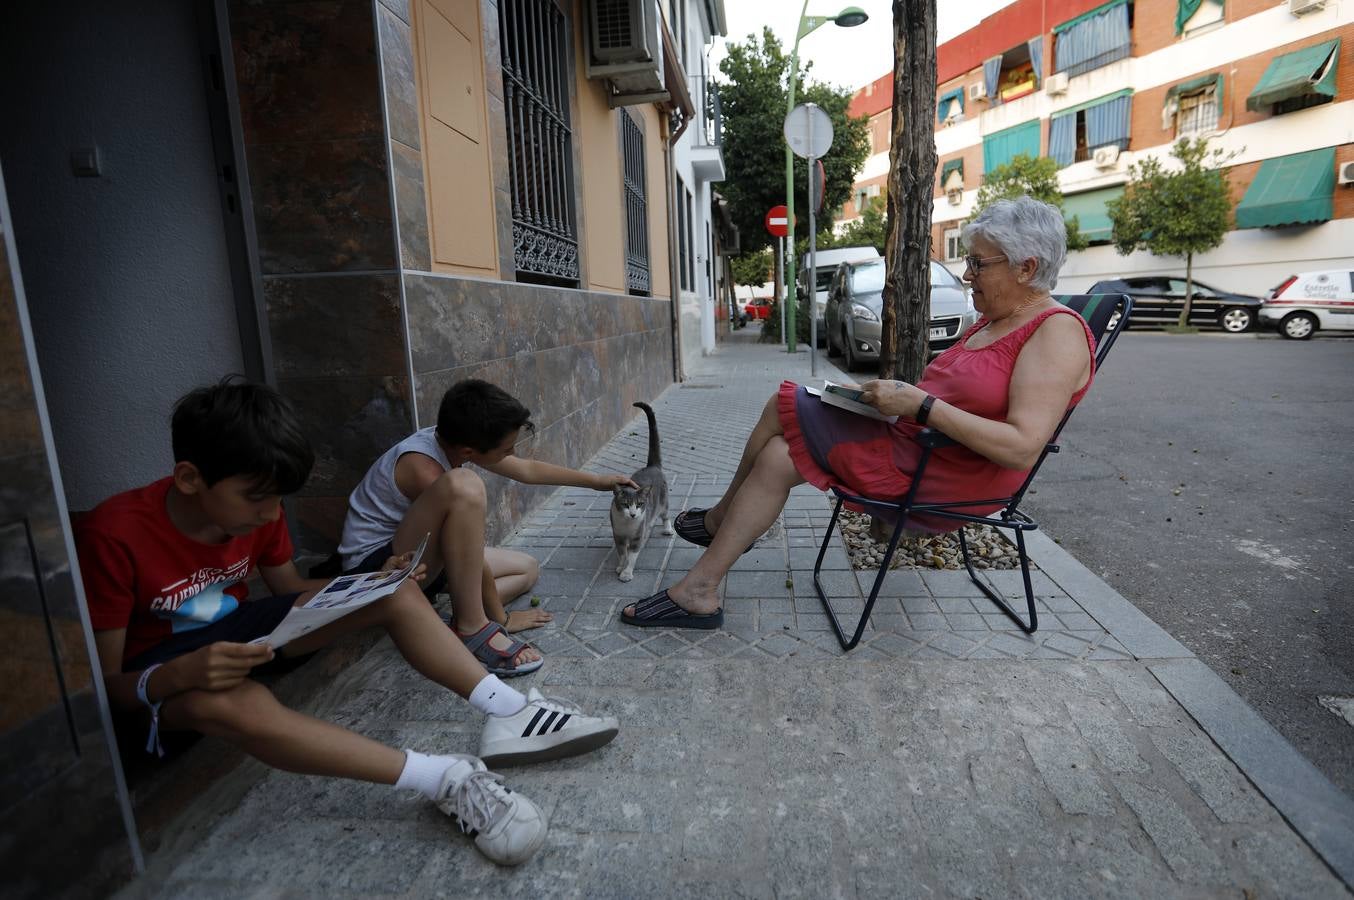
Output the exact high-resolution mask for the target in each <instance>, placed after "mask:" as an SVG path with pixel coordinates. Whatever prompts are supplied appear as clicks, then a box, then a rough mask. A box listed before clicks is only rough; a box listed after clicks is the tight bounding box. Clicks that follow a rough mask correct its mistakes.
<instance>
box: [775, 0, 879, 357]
mask: <svg viewBox="0 0 1354 900" xmlns="http://www.w3.org/2000/svg"><path fill="white" fill-rule="evenodd" d="M808 8H809V0H804V5H803V6H802V7H801V8H800V10H799V27H798V28H796V29H795V46H794V49H793V50H791V51H790V85H789V88H790V89H789V91H788V92H787V93H788V95H789V99H788V100H787V101H786V103H785V115H787V116H788V115H789V114H790V111H791V110H793V109H794V108H795V81H796V80H797V79H798V77H799V41H800V39H802V38H803V37H804V36H805V35H807V34H809V33H811V32H813V31H815V30H817V29H818V28H821V27H822V26H824V25H826V24H827V23H828V22H835V23H836V24H837V25H838V26H840V27H842V28H854V27H855V26H857V25H861V24H864V23H865V21H866V20H868V19H869V18H870V17H869V16H868V15H867V14H866V13H865V10H863V9H861V8H860V7H859V6H848V7H846V8H845V9H843V10H842V11H841V12H839V13H837V14H836V15H835V16H807V15H805V14H804V13H805V12H806V11H807V10H808ZM824 190H826V185H825V186H824ZM809 199H810V200H812V199H813V198H809ZM785 208H786V209H787V210H788V212H789V215H788V216H787V218H788V219H789V221H790V236H789V237H788V238H787V239H786V243H788V244H789V252H788V253H786V254H785V257H786V258H785V322H786V326H785V347H786V350H787V352H789V353H794V352H795V337H796V332H795V313H796V312H797V311H798V307H799V301H798V298H797V292H796V290H795V287H796V286H795V231H794V222H795V164H794V154H793V153H792V152H791V151H790V145H789V143H786V145H785ZM816 287H817V285H812V284H811V285H809V315H811V316H812V315H817V314H818V310H817V309H816V308H815V305H814V294H815V293H816V291H815V288H816ZM809 352H810V353H817V352H818V348H817V347H810V348H809Z"/></svg>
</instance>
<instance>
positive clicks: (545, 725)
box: [536, 712, 559, 734]
mask: <svg viewBox="0 0 1354 900" xmlns="http://www.w3.org/2000/svg"><path fill="white" fill-rule="evenodd" d="M557 718H559V713H557V712H552V713H551V714H550V718H548V719H546V720H545V721H544V722H542V723H541V728H540V730H539V731H537V732H536V733H537V734H549V733H550V723H551V722H553V721H555V719H557Z"/></svg>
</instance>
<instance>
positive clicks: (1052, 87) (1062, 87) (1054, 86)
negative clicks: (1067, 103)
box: [1044, 72, 1067, 97]
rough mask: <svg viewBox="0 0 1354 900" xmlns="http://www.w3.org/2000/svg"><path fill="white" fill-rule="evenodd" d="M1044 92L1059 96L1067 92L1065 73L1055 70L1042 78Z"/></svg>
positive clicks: (1051, 95)
mask: <svg viewBox="0 0 1354 900" xmlns="http://www.w3.org/2000/svg"><path fill="white" fill-rule="evenodd" d="M1044 93H1045V94H1048V95H1049V96H1050V97H1061V96H1062V95H1063V94H1066V93H1067V73H1066V72H1055V73H1053V74H1052V75H1050V76H1048V78H1046V79H1044Z"/></svg>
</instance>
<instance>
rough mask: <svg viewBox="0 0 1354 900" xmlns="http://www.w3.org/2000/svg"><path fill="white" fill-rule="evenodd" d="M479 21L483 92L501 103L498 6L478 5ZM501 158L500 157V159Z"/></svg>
mask: <svg viewBox="0 0 1354 900" xmlns="http://www.w3.org/2000/svg"><path fill="white" fill-rule="evenodd" d="M480 21H481V22H482V23H483V27H482V29H481V31H482V33H483V36H484V90H485V93H487V94H488V95H489V96H490V97H492V98H494V99H496V100H498V101H499V103H500V105H501V104H502V102H503V45H502V43H501V42H500V37H499V32H498V28H499V22H498V4H496V3H493V2H491V0H484V2H482V3H480ZM501 158H502V157H500V159H501Z"/></svg>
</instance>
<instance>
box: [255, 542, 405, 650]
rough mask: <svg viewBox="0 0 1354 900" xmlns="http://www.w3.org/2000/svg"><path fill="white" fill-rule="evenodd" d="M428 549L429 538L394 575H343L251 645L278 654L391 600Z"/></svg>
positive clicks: (295, 607)
mask: <svg viewBox="0 0 1354 900" xmlns="http://www.w3.org/2000/svg"><path fill="white" fill-rule="evenodd" d="M427 546H428V535H426V534H425V535H424V536H423V540H421V541H419V544H418V549H417V550H415V551H414V556H413V559H412V560H410V562H409V564H408V565H407V566H403V567H402V568H399V569H395V570H394V571H391V572H369V573H367V574H365V575H340V576H339V577H338V578H335V579H334V580H333V581H331V582H329V583H328V584H326V585H325V586H324V587H322V588H321V589H320V590H318V591H316V592H315V596H313V597H311V598H310V599H309V600H307V601H306V604H305V605H304V606H293V607H292V608H291V612H289V613H287V617H286V618H285V619H283V620H282V621H281V622H278V623H277V627H276V628H274V629H273V631H272V633H271V634H266V635H264V636H263V637H258V638H254V640H252V641H250V642H249V643H251V644H268V645H269V646H271V647H272V648H273V649H274V650H276V649H277V648H279V647H281V646H282V645H283V644H285V643H287V642H288V641H294V640H296V639H297V638H299V637H300V636H301V635H303V634H307V633H309V632H312V631H314V630H315V629H316V628H319V627H320V626H322V625H328V624H329V623H330V622H332V621H334V620H335V619H339V618H342V617H343V616H346V615H348V613H350V612H355V611H356V610H359V609H361V608H362V607H364V606H366V605H367V604H368V603H375V602H376V601H377V600H380V599H381V598H382V597H389V596H390V595H391V594H393V593H395V590H396V589H397V588H398V587H399V586H400V585H401V584H403V583H404V580H405V579H406V578H408V577H409V576H410V575H412V574H413V573H414V570H415V569H417V568H418V565H419V562H420V561H421V560H422V559H423V551H424V550H425V549H426V548H427Z"/></svg>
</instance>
